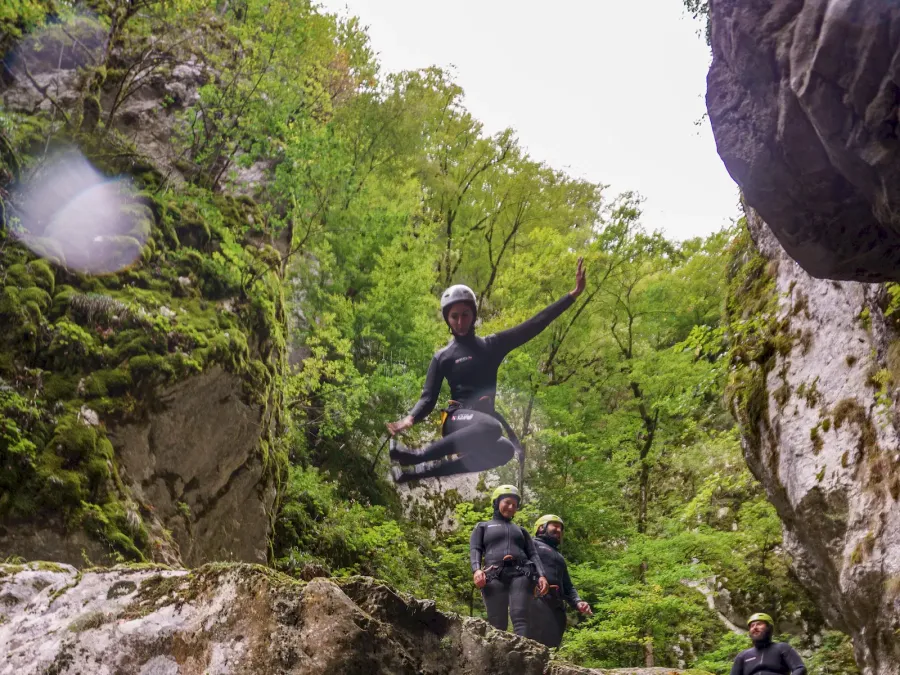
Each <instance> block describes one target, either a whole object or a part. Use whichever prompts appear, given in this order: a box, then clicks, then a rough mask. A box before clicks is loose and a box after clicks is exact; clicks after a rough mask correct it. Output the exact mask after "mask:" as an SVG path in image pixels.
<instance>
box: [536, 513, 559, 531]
mask: <svg viewBox="0 0 900 675" xmlns="http://www.w3.org/2000/svg"><path fill="white" fill-rule="evenodd" d="M547 523H559V524H560V525H562V526H563V527H565V526H566V524H565V523H564V522H563V519H562V518H560V517H559V516H556V515H553V514H552V513H548V514H547V515H545V516H541V517H540V518H538V519H537V520H536V521H535V523H534V534H535V536H537V533H538V530H540V529H541V527H543V526H544V525H546V524H547Z"/></svg>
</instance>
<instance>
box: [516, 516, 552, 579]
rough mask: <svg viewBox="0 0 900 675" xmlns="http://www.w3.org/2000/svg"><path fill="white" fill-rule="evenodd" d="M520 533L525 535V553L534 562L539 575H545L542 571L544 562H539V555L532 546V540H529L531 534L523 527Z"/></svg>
mask: <svg viewBox="0 0 900 675" xmlns="http://www.w3.org/2000/svg"><path fill="white" fill-rule="evenodd" d="M522 534H523V535H525V555H526V556H528V559H529V560H530V561H531V562H533V563H534V567H535V569H536V570H537V574H538V576H539V577H545V576H547V575H546V574H545V573H544V564H543V563H542V562H541V556H539V555H538V552H537V549H536V548H535V547H534V542H533V541H532V540H531V535H530V534H528V530H526V529H525V528H524V527H523V528H522Z"/></svg>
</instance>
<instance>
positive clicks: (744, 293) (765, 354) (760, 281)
mask: <svg viewBox="0 0 900 675" xmlns="http://www.w3.org/2000/svg"><path fill="white" fill-rule="evenodd" d="M776 271H777V265H773V264H772V263H771V262H770V261H768V260H767V259H766V258H764V257H763V256H762V255H760V253H759V251H757V249H756V247H755V245H754V244H753V241H752V239H751V238H750V234H749V231H747V230H744V231H743V232H742V233H741V235H740V236H739V237H738V238H737V239H736V242H735V245H734V248H733V250H732V257H731V262H730V263H729V268H728V292H727V295H726V309H725V323H726V329H727V332H728V334H729V338H730V343H731V348H730V351H729V357H730V361H731V375H730V378H729V383H728V385H727V386H726V391H725V395H726V398H727V400H729V401H730V403H731V409H732V412H733V414H734V415H735V417H736V419H737V420H738V422H739V424H740V426H741V432H742V434H743V435H744V436H745V438H747V439H748V440H749V441H750V442H751V444H752V445H753V446H754V447H759V444H760V440H761V438H760V433H761V431H762V430H763V428H766V429H768V428H769V422H768V396H767V392H766V377H767V375H768V373H769V372H771V370H772V369H773V368H774V367H775V365H776V361H777V357H778V356H782V357H786V356H788V355H789V354H790V353H791V350H792V348H793V341H794V338H793V337H792V336H791V335H790V334H789V321H788V319H784V320H780V319H778V294H777V292H776V289H775V276H774V274H775V272H776ZM785 367H786V366H785ZM782 370H783V373H786V371H784V368H783V369H782ZM790 395H791V390H790V386H789V385H788V384H787V378H786V377H785V376H782V385H781V386H780V387H779V388H778V389H776V390H775V391H774V392H773V398H774V399H775V401H776V403H777V404H778V405H779V406H784V405H785V404H786V403H787V401H788V399H789V398H790Z"/></svg>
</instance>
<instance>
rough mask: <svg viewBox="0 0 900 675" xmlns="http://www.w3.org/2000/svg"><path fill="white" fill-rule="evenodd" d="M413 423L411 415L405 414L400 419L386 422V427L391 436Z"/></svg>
mask: <svg viewBox="0 0 900 675" xmlns="http://www.w3.org/2000/svg"><path fill="white" fill-rule="evenodd" d="M412 425H413V418H412V415H407V416H406V417H404V418H403V419H402V420H397V421H396V422H388V425H387V428H388V431H389V432H390V433H391V436H394V435H396V434H398V433H399V432H401V431H404V430H405V429H409V428H410V427H411V426H412Z"/></svg>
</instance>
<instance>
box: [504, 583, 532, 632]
mask: <svg viewBox="0 0 900 675" xmlns="http://www.w3.org/2000/svg"><path fill="white" fill-rule="evenodd" d="M533 589H534V586H533V585H532V583H531V579H530V578H529V577H527V576H525V575H522V576H519V577H513V578H512V579H511V580H510V584H509V618H510V619H511V620H512V625H513V630H514V631H515V633H516V635H522V636H526V635H527V634H528V619H529V617H528V614H529V611H530V609H531V600H532V598H533V597H534V591H533Z"/></svg>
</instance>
